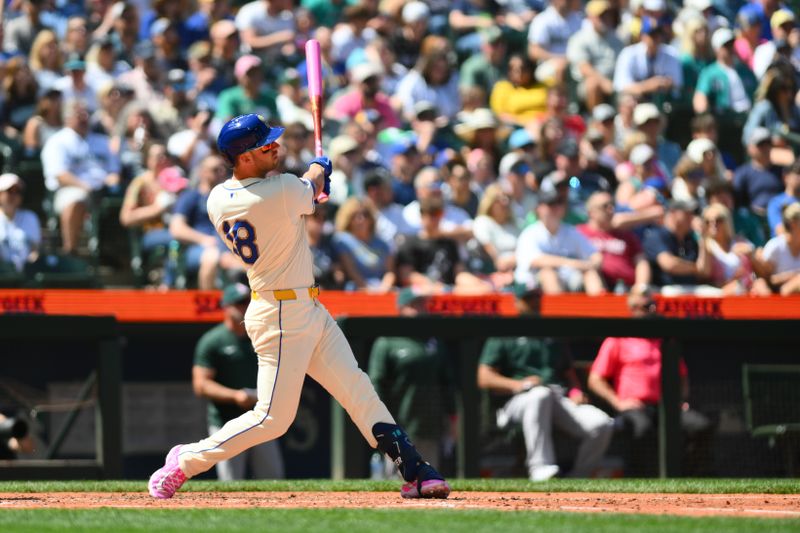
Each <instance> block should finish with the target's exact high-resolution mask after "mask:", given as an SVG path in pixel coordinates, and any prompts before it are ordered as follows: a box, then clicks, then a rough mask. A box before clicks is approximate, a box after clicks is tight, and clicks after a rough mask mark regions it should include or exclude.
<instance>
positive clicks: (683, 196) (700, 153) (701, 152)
mask: <svg viewBox="0 0 800 533" xmlns="http://www.w3.org/2000/svg"><path fill="white" fill-rule="evenodd" d="M672 173H673V174H674V175H675V177H674V178H673V180H672V186H671V187H670V196H671V197H672V198H673V199H675V200H694V201H696V202H700V201H702V200H704V198H702V197H703V184H704V183H705V182H709V181H717V180H724V179H727V172H726V170H725V166H724V165H723V163H722V158H721V157H720V156H719V152H718V151H717V147H716V146H715V145H714V143H713V142H712V141H711V140H709V139H706V138H699V139H694V140H693V141H692V142H690V143H689V146H687V147H686V153H685V154H684V155H683V157H681V159H680V161H678V164H677V165H675V168H674V169H673V170H672Z"/></svg>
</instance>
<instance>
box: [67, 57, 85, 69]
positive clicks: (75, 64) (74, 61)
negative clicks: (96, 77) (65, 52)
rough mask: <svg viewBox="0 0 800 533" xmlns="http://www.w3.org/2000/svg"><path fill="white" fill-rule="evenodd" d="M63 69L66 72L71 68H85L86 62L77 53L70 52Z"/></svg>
mask: <svg viewBox="0 0 800 533" xmlns="http://www.w3.org/2000/svg"><path fill="white" fill-rule="evenodd" d="M64 70H66V71H68V72H69V71H73V70H86V62H85V61H84V60H83V59H82V58H81V56H80V55H79V54H76V53H73V54H70V55H69V57H68V58H67V60H66V62H64Z"/></svg>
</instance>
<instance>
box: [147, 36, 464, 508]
mask: <svg viewBox="0 0 800 533" xmlns="http://www.w3.org/2000/svg"><path fill="white" fill-rule="evenodd" d="M314 49H316V59H314V52H313V50H314ZM306 50H307V52H308V51H309V50H311V53H309V55H308V57H307V61H308V64H309V67H308V70H309V87H311V86H312V83H311V82H312V81H314V80H313V79H312V76H317V79H318V80H319V84H318V85H317V86H316V87H315V89H313V90H311V91H310V93H311V94H312V98H313V97H314V95H316V96H318V99H317V102H318V103H317V105H316V109H317V112H316V113H315V117H316V118H315V121H314V123H315V139H320V140H319V141H317V154H316V155H317V157H316V158H314V159H313V160H312V161H311V163H310V164H309V167H308V170H307V171H306V172H305V174H303V176H302V177H300V178H298V177H297V176H294V175H292V174H277V175H271V176H269V177H267V174H268V173H270V172H272V171H273V170H275V168H276V167H277V166H278V162H279V161H278V147H279V144H278V142H277V140H278V138H279V137H280V136H281V134H282V133H283V128H282V127H279V126H269V125H268V124H267V122H266V120H264V118H263V117H261V116H259V115H255V114H250V115H242V116H239V117H235V118H233V119H231V120H230V121H229V122H228V123H226V124H225V125H224V126H223V127H222V130H221V131H220V134H219V136H218V138H217V146H218V148H219V151H220V153H221V154H222V155H223V156H224V157H225V158H226V159H227V160H228V162H229V163H230V164H231V165H232V166H233V176H232V177H231V178H230V179H228V180H226V181H225V182H224V183H221V184H219V185H217V186H216V187H214V189H213V190H212V191H211V193H210V194H209V197H208V216H209V218H210V219H211V222H212V223H213V224H214V227H215V228H217V232H218V233H219V235H220V236H221V237H222V238H223V239H224V240H225V242H226V244H227V245H228V247H229V248H230V249H231V251H232V252H233V253H235V254H236V255H238V256H239V258H240V259H241V260H242V261H243V262H244V263H245V266H246V267H247V276H248V279H249V281H250V288H251V289H252V291H253V293H252V299H251V302H250V305H249V307H248V308H247V313H246V314H245V319H244V320H245V328H246V329H247V334H248V336H249V337H250V340H251V341H252V343H253V347H254V349H255V351H256V353H257V354H258V360H259V362H258V402H257V403H256V405H255V407H254V408H253V410H252V411H249V412H247V413H245V414H244V415H242V416H240V417H239V418H236V419H234V420H231V421H229V422H228V423H226V424H225V425H224V426H223V427H222V429H220V430H219V431H217V432H216V433H214V434H213V435H211V436H210V437H208V438H206V439H204V440H201V441H200V442H195V443H192V444H182V445H180V444H179V445H177V446H175V447H173V448H172V449H171V450H170V451H169V453H168V454H167V458H166V462H165V465H164V466H163V467H162V468H160V469H159V470H157V471H156V472H155V473H154V474H153V475H152V476H151V477H150V481H149V485H148V487H149V490H150V494H151V495H152V496H153V497H155V498H171V497H172V496H173V495H174V494H175V492H176V491H177V490H178V489H179V488H180V487H181V486H182V485H183V483H184V482H185V481H186V480H187V479H189V478H192V477H194V476H196V475H198V474H200V473H202V472H205V471H207V470H209V469H211V468H212V467H213V466H214V465H215V464H216V463H218V462H219V461H223V460H225V459H229V458H231V457H233V456H235V455H237V454H239V453H241V452H242V451H243V450H245V449H247V448H250V447H252V446H255V445H256V444H260V443H262V442H265V441H268V440H272V439H276V438H278V437H280V436H281V435H282V434H284V433H285V432H286V430H287V429H288V428H289V426H290V425H291V423H292V421H293V420H294V418H295V415H296V413H297V406H298V404H299V401H300V393H301V390H302V387H303V381H304V380H305V376H306V374H308V375H309V376H311V377H312V378H314V379H315V380H316V381H317V382H319V383H320V384H321V385H322V386H323V387H325V389H326V390H327V391H328V392H330V393H331V395H332V396H333V397H334V398H335V399H336V400H337V401H338V402H339V403H341V404H342V406H343V407H344V408H345V410H346V411H347V412H348V414H349V415H350V417H351V418H352V419H353V422H355V424H356V426H358V429H359V430H360V431H361V434H362V435H363V436H364V438H365V439H366V440H367V442H369V444H370V446H372V447H373V448H377V449H378V450H380V451H381V452H382V453H384V454H386V455H388V456H389V457H390V458H391V459H392V461H394V463H395V464H396V465H397V467H398V469H399V471H400V474H401V475H402V476H403V479H404V480H405V483H404V484H403V486H402V487H401V489H400V494H401V495H402V496H403V497H405V498H446V497H447V496H448V495H449V494H450V487H449V485H448V484H447V482H446V481H445V480H444V478H443V477H442V476H441V475H440V474H439V473H438V472H437V471H436V469H435V468H433V467H432V466H431V465H430V464H428V463H427V462H425V461H424V460H423V458H422V457H421V456H420V454H419V453H418V452H417V450H416V448H415V447H414V445H413V444H412V443H411V441H410V440H409V438H408V435H406V433H405V431H403V429H402V428H401V427H400V426H398V425H397V424H396V423H395V421H394V418H393V417H392V415H391V414H390V413H389V411H388V410H387V409H386V406H385V405H384V404H383V402H382V401H381V400H380V398H378V395H377V394H376V392H375V389H374V388H373V386H372V383H371V382H370V380H369V378H368V377H367V375H366V374H365V373H364V372H363V371H362V370H361V369H360V368H358V364H357V363H356V360H355V357H354V356H353V352H352V350H351V349H350V346H349V344H348V343H347V340H346V339H345V337H344V334H343V333H342V331H341V330H340V329H339V326H338V325H337V324H336V322H335V321H334V320H333V318H332V317H331V315H330V314H329V313H328V311H327V310H326V309H325V307H324V306H322V304H320V303H319V300H318V296H319V288H318V287H317V286H316V285H315V283H314V278H313V274H312V265H313V258H312V255H311V251H310V249H309V247H308V242H307V241H306V232H305V221H304V218H303V215H308V214H311V213H313V212H314V206H315V204H316V203H318V202H323V201H326V200H327V197H328V194H329V192H330V175H331V172H332V166H331V162H330V160H329V159H328V158H327V157H326V156H324V155H322V144H321V129H320V127H321V120H320V119H319V118H318V116H317V115H318V113H320V112H321V109H319V108H320V107H321V98H322V91H321V79H322V77H321V69H320V62H319V54H318V52H319V44H316V46H315V45H311V47H310V49H309V47H307V49H306ZM312 71H313V72H314V74H312ZM317 89H319V90H318V91H317ZM312 101H313V100H312ZM312 105H313V104H312Z"/></svg>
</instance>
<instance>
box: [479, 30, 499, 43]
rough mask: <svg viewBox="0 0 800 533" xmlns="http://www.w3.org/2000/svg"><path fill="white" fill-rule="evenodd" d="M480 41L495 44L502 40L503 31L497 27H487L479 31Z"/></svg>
mask: <svg viewBox="0 0 800 533" xmlns="http://www.w3.org/2000/svg"><path fill="white" fill-rule="evenodd" d="M480 35H481V41H483V42H485V43H490V44H491V43H496V42H498V41H500V40H502V38H503V30H501V29H500V28H499V27H498V26H489V27H488V28H484V29H482V30H481V31H480Z"/></svg>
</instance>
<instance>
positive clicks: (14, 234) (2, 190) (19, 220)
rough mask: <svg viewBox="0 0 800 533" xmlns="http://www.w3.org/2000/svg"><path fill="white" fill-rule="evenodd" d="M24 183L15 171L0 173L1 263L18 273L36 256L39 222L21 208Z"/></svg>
mask: <svg viewBox="0 0 800 533" xmlns="http://www.w3.org/2000/svg"><path fill="white" fill-rule="evenodd" d="M24 188H25V183H24V182H23V181H22V180H21V179H20V178H19V176H17V175H16V174H9V173H6V174H2V175H0V263H10V264H12V265H13V266H14V268H15V269H16V270H17V271H18V272H23V270H24V268H25V265H26V264H28V263H33V262H34V261H36V259H37V258H38V257H39V248H40V246H41V242H42V231H41V223H40V222H39V218H38V217H37V216H36V213H34V212H33V211H30V210H28V209H21V207H20V206H21V205H22V197H23V192H24Z"/></svg>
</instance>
